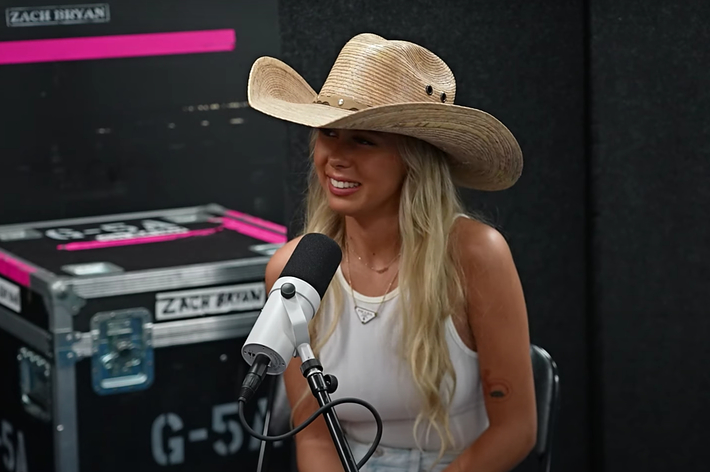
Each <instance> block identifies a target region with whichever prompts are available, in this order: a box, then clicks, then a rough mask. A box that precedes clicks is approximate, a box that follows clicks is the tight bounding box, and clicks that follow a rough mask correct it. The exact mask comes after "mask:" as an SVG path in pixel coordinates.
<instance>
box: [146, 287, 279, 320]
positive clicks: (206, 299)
mask: <svg viewBox="0 0 710 472" xmlns="http://www.w3.org/2000/svg"><path fill="white" fill-rule="evenodd" d="M265 301H266V286H265V284H264V283H263V282H256V283H251V284H241V285H230V286H225V287H213V288H205V289H199V290H182V291H180V292H164V293H158V294H156V296H155V319H156V320H174V319H180V318H189V317H191V316H204V315H214V314H221V313H229V312H231V311H245V310H254V309H259V308H262V307H263V306H264V303H265Z"/></svg>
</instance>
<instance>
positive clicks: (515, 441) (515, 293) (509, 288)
mask: <svg viewBox="0 0 710 472" xmlns="http://www.w3.org/2000/svg"><path fill="white" fill-rule="evenodd" d="M248 96H249V102H250V104H251V106H252V107H253V108H255V109H257V110H260V111H262V112H264V113H266V114H269V115H272V116H275V117H277V118H280V119H285V120H288V121H291V122H295V123H300V124H304V125H307V126H310V127H312V128H314V134H313V139H312V158H313V159H312V164H313V165H312V177H311V182H310V186H309V193H308V208H307V215H306V225H305V230H304V232H306V233H307V232H320V233H324V234H326V235H328V236H330V237H331V238H333V239H335V240H336V241H337V242H338V243H339V244H340V245H341V248H342V249H343V262H342V263H341V266H340V268H339V269H338V271H337V273H336V276H335V277H334V279H333V282H332V283H331V284H330V287H329V289H328V292H327V294H326V296H325V297H324V299H323V302H322V303H321V307H320V309H319V312H318V313H317V314H316V316H315V317H314V319H313V321H312V323H311V344H312V346H313V347H314V350H315V351H316V355H317V356H318V357H319V358H320V360H321V362H322V364H323V366H324V369H325V372H326V373H330V374H334V375H335V376H336V377H337V378H338V380H339V387H338V390H337V391H336V392H335V394H333V398H340V397H345V396H354V397H358V398H361V399H363V400H366V401H368V402H370V403H372V404H373V405H374V406H375V408H377V410H378V412H379V413H380V415H381V416H382V418H383V423H384V431H383V436H382V441H381V443H380V444H381V446H380V447H379V448H378V450H377V452H376V453H375V454H374V455H373V457H372V458H371V459H370V460H369V461H368V463H367V464H366V465H365V467H364V468H363V470H370V471H375V470H388V471H395V470H402V471H410V470H422V471H424V470H439V471H441V470H444V471H447V472H449V471H464V470H475V471H477V472H494V471H501V472H502V471H508V470H510V469H512V468H513V467H514V466H515V465H516V464H517V463H518V462H520V461H521V460H522V459H523V458H524V457H525V456H526V455H527V454H528V452H529V451H530V450H531V448H532V447H533V445H534V442H535V436H536V416H535V399H534V385H533V377H532V368H531V361H530V344H529V335H528V325H527V314H526V308H525V302H524V298H523V293H522V289H521V286H520V281H519V278H518V275H517V271H516V268H515V265H514V263H513V260H512V257H511V253H510V250H509V248H508V245H507V244H506V241H505V240H504V238H503V237H502V236H501V235H500V233H498V232H497V231H496V230H495V229H493V228H492V227H490V226H488V225H486V224H484V223H483V222H480V221H478V220H476V219H474V218H471V217H466V216H465V215H464V214H463V213H464V212H463V208H462V205H461V203H460V202H459V200H458V197H457V194H456V188H455V185H460V186H465V187H470V188H477V189H483V190H501V189H504V188H507V187H510V186H511V185H512V184H513V183H514V182H515V181H516V180H517V178H518V177H519V175H520V171H521V168H522V157H521V153H520V148H519V147H518V145H517V142H516V141H515V138H514V137H513V136H512V134H511V133H510V132H509V131H508V130H507V128H505V126H503V125H502V124H501V123H500V122H499V121H497V120H496V119H495V118H493V117H492V116H490V115H488V114H486V113H484V112H482V111H479V110H475V109H471V108H465V107H459V106H455V105H453V104H452V103H453V100H454V97H455V80H454V77H453V74H452V73H451V71H450V70H449V68H448V67H447V66H446V64H444V62H443V61H442V60H441V59H440V58H438V57H437V56H436V55H434V54H433V53H431V52H430V51H428V50H426V49H424V48H422V47H421V46H418V45H416V44H412V43H409V42H404V41H388V40H385V39H383V38H381V37H379V36H376V35H372V34H362V35H358V36H356V37H354V38H353V39H352V40H350V41H349V42H348V43H347V44H346V45H345V46H344V48H343V50H342V51H341V53H340V55H339V56H338V58H337V60H336V62H335V64H334V65H333V68H332V70H331V72H330V74H329V76H328V79H327V80H326V83H325V84H324V85H323V87H322V89H321V91H320V93H318V94H316V92H314V91H313V90H312V89H311V88H310V87H309V86H308V85H307V84H306V82H305V81H304V80H303V79H302V78H301V77H300V76H299V75H298V74H297V73H296V72H295V71H293V70H292V69H291V68H289V67H288V66H286V65H285V64H283V63H282V62H280V61H277V60H275V59H272V58H261V59H259V60H258V61H257V62H256V63H255V64H254V66H253V68H252V71H251V74H250V77H249V92H248ZM298 240H299V238H296V239H294V240H292V241H290V242H289V243H287V244H286V245H284V246H283V247H282V248H281V249H279V251H277V252H276V253H275V254H274V256H273V257H272V259H271V261H270V262H269V264H268V266H267V269H266V284H267V288H270V287H271V285H272V284H273V283H274V282H275V280H276V279H277V278H278V276H279V274H280V273H281V270H282V268H283V266H284V264H285V263H286V261H287V260H288V259H289V257H290V255H291V253H292V252H293V249H294V248H295V245H296V244H297V243H298ZM299 367H300V362H299V360H298V359H295V360H294V361H293V362H291V364H290V366H289V367H288V369H287V371H286V373H285V374H284V380H285V384H286V390H287V395H288V398H289V401H290V403H291V406H292V410H293V422H294V423H295V424H300V423H301V422H303V420H304V419H306V418H307V417H308V416H309V415H310V414H311V413H312V412H313V411H314V410H315V409H316V408H317V403H316V400H315V399H314V398H313V396H312V395H311V394H310V391H309V389H308V386H307V384H306V382H305V380H304V379H303V376H302V375H301V373H300V370H299ZM337 412H338V416H339V418H340V420H341V423H342V424H343V428H344V430H345V433H346V436H347V438H348V441H349V444H350V446H351V448H352V449H353V453H354V454H355V456H356V458H357V459H359V458H360V457H362V456H363V455H364V454H365V452H366V451H367V448H368V447H369V446H368V442H370V443H371V441H372V439H373V437H374V435H375V424H374V421H373V419H372V417H371V415H370V413H369V412H367V411H366V410H364V409H362V408H361V407H359V406H356V405H341V406H339V407H337ZM296 446H297V460H298V466H299V470H300V471H302V472H319V471H323V472H326V471H327V472H331V471H337V470H342V466H341V464H340V460H339V457H338V455H337V453H336V451H335V448H334V446H333V442H332V440H331V438H330V435H329V432H328V430H327V427H326V425H325V422H324V421H323V419H322V418H319V419H318V420H317V421H315V422H314V423H313V424H311V425H310V426H309V427H308V428H306V429H305V430H304V431H302V432H301V433H299V434H298V435H297V436H296Z"/></svg>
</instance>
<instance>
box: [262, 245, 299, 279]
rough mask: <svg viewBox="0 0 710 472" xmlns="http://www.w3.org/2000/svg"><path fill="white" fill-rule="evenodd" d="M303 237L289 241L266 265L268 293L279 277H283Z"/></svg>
mask: <svg viewBox="0 0 710 472" xmlns="http://www.w3.org/2000/svg"><path fill="white" fill-rule="evenodd" d="M302 237H303V236H297V237H295V238H293V239H292V240H290V241H288V242H287V243H286V244H284V245H283V246H281V247H280V248H278V249H277V250H276V252H274V255H273V256H271V259H269V262H268V263H267V264H266V276H265V282H266V290H267V292H268V291H269V290H271V286H272V285H274V282H276V279H278V278H279V275H281V272H282V271H283V269H284V266H285V265H286V263H287V262H288V260H289V259H290V258H291V254H293V251H294V250H295V249H296V246H298V243H299V242H300V241H301V238H302Z"/></svg>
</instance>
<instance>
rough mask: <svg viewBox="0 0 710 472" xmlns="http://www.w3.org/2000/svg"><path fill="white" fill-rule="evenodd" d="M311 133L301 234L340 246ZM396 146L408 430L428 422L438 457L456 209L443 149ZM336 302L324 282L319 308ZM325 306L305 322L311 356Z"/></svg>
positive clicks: (457, 291)
mask: <svg viewBox="0 0 710 472" xmlns="http://www.w3.org/2000/svg"><path fill="white" fill-rule="evenodd" d="M317 133H318V131H317V130H314V132H313V134H312V135H311V146H310V149H311V173H310V181H309V185H308V195H307V199H306V218H305V222H304V230H303V233H310V232H316V233H323V234H325V235H327V236H329V237H331V238H333V239H334V240H335V241H336V242H338V243H339V244H340V246H341V248H343V247H344V245H345V236H346V235H345V220H344V217H343V216H342V215H340V214H338V213H336V212H334V211H333V210H331V209H330V207H329V205H328V198H327V195H326V193H325V191H324V189H323V188H322V187H321V185H320V183H319V181H318V176H317V174H316V172H315V169H314V167H313V159H312V157H313V149H314V147H315V140H316V137H317ZM398 151H399V153H400V156H401V158H402V160H403V162H404V164H405V166H406V168H407V173H406V177H405V181H404V185H403V188H402V193H401V199H400V205H399V228H400V238H401V259H400V265H399V287H400V293H402V294H403V296H401V297H399V300H400V304H401V312H402V314H403V316H402V331H401V332H402V337H401V339H400V342H399V353H400V355H401V356H402V359H403V360H404V361H406V363H407V364H408V366H409V369H410V371H411V374H412V376H413V379H414V383H415V385H416V387H417V390H418V393H419V394H420V397H421V399H422V405H423V408H422V410H421V411H420V413H419V415H418V417H417V419H416V422H415V426H414V436H415V438H418V435H417V432H418V429H419V428H420V427H421V426H422V425H423V424H426V434H427V435H428V434H429V433H430V432H431V428H433V429H434V430H435V431H436V432H437V433H438V435H439V437H440V438H441V449H440V456H441V455H443V454H444V452H445V451H446V450H447V449H449V448H452V447H454V441H453V436H452V434H451V431H450V427H449V416H448V405H449V404H450V403H451V399H452V397H453V393H454V391H455V388H456V375H455V373H454V369H453V365H452V363H451V359H450V356H449V350H448V345H447V342H446V337H445V329H446V327H445V323H444V321H445V319H446V317H448V316H451V315H454V314H456V313H463V312H464V311H463V310H464V309H465V303H464V300H465V296H464V295H465V294H464V287H463V283H462V277H461V271H460V267H459V264H458V257H456V254H455V247H454V245H453V244H452V242H451V238H450V234H451V231H452V227H453V225H454V221H455V220H456V218H457V216H459V215H460V214H462V213H464V209H463V205H462V204H461V201H460V199H459V196H458V193H457V191H456V187H455V186H454V184H453V182H452V180H451V175H450V170H449V167H448V164H447V163H446V155H445V153H444V152H443V151H441V150H439V149H438V148H436V147H434V146H432V145H430V144H428V143H426V142H424V141H421V140H418V139H415V138H410V137H406V136H400V137H398ZM404 294H406V296H404ZM342 301H343V294H342V289H341V288H340V286H339V285H338V284H331V285H330V287H329V289H328V291H327V292H326V295H325V297H324V299H323V302H322V303H321V308H320V309H319V313H320V310H322V309H323V308H324V307H325V306H330V304H334V306H336V307H338V306H341V305H342ZM333 312H334V313H335V314H336V315H335V317H334V319H333V320H332V321H331V323H330V325H329V326H324V323H321V322H319V320H321V318H322V317H321V316H318V315H319V313H317V314H316V316H315V317H314V318H313V321H312V322H311V325H310V334H311V345H312V346H313V348H314V351H315V353H316V355H317V356H318V355H319V353H320V350H321V349H322V347H323V345H324V344H325V343H326V341H327V340H328V338H330V336H331V335H332V334H333V332H334V331H335V328H336V325H337V323H338V321H339V317H340V312H341V310H337V309H336V310H333ZM304 393H306V392H304ZM299 403H300V402H299ZM294 409H295V407H294Z"/></svg>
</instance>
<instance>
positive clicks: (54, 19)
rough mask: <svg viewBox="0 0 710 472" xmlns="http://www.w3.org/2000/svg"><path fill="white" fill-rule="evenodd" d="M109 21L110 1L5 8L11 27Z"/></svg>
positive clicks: (8, 23) (6, 18)
mask: <svg viewBox="0 0 710 472" xmlns="http://www.w3.org/2000/svg"><path fill="white" fill-rule="evenodd" d="M109 21H111V13H110V11H109V6H108V3H90V4H84V5H57V6H48V7H10V8H6V9H5V24H6V25H7V26H9V27H17V26H49V25H81V24H88V23H108V22H109Z"/></svg>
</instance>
